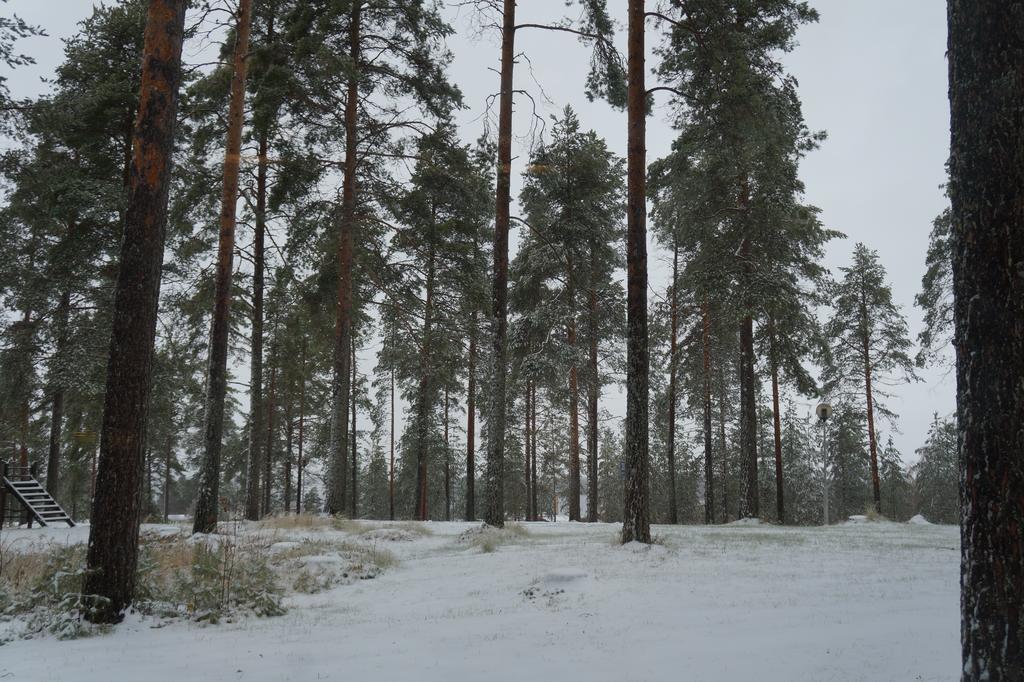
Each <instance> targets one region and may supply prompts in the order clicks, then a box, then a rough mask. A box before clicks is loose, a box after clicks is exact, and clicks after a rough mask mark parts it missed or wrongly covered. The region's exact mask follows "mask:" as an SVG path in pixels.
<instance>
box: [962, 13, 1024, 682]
mask: <svg viewBox="0 0 1024 682" xmlns="http://www.w3.org/2000/svg"><path fill="white" fill-rule="evenodd" d="M1022 17H1024V3H1021V2H1020V0H1015V1H1012V2H1008V1H1005V0H999V1H997V0H969V1H968V0H950V2H949V52H948V54H949V74H950V88H949V93H950V102H951V112H952V116H951V121H952V126H951V128H952V154H951V155H950V170H951V176H950V177H951V181H950V198H951V199H952V204H953V238H952V242H953V293H954V297H955V303H954V321H955V324H956V332H955V346H956V351H957V423H958V426H959V429H960V482H961V496H960V523H961V531H960V538H961V540H960V545H961V563H960V571H961V579H960V586H961V590H962V592H961V601H960V604H961V613H962V616H961V618H962V620H961V624H962V625H961V642H962V645H963V673H962V674H963V679H964V680H990V681H991V682H1002V681H1004V680H1005V681H1008V680H1021V679H1024V118H1022V115H1021V112H1022V111H1024V27H1022V23H1024V18H1022Z"/></svg>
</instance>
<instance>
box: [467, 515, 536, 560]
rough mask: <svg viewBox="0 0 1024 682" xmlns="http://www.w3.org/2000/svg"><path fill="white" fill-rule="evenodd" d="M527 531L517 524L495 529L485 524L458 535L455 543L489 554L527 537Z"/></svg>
mask: <svg viewBox="0 0 1024 682" xmlns="http://www.w3.org/2000/svg"><path fill="white" fill-rule="evenodd" d="M529 534H530V533H529V531H527V530H526V528H525V527H523V526H521V525H519V524H517V523H509V524H506V525H505V527H504V528H495V527H494V526H488V525H487V524H486V523H485V524H481V525H480V526H477V527H476V528H470V529H469V530H465V531H463V532H462V533H460V534H459V536H458V537H457V538H456V539H455V541H456V542H457V543H458V544H460V545H469V546H470V547H478V548H479V549H480V551H481V552H484V553H485V554H490V553H491V552H493V551H495V550H496V549H497V548H498V547H500V546H501V545H506V544H510V543H513V542H515V541H516V540H521V539H523V538H526V537H528V536H529Z"/></svg>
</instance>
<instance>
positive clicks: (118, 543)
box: [82, 0, 186, 622]
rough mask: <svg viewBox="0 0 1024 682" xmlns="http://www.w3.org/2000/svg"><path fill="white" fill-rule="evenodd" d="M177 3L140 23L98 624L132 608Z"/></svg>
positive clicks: (100, 507)
mask: <svg viewBox="0 0 1024 682" xmlns="http://www.w3.org/2000/svg"><path fill="white" fill-rule="evenodd" d="M185 5H186V3H185V2H184V1H183V0H151V2H150V6H149V14H148V17H147V22H146V39H145V48H144V51H143V53H144V59H143V62H142V86H141V95H140V99H139V115H138V119H137V122H136V126H135V135H134V138H133V145H132V146H133V150H134V152H135V153H134V154H133V156H132V159H133V160H132V165H131V173H130V175H129V177H130V181H129V190H128V203H127V209H126V212H125V223H124V238H123V241H122V249H121V263H120V272H119V274H118V283H117V289H116V292H115V296H114V320H113V334H112V339H111V344H110V360H109V364H108V373H107V389H106V398H105V403H104V410H103V427H102V429H101V432H100V456H99V472H98V474H97V478H96V496H95V499H94V501H93V508H92V514H91V516H90V521H91V525H90V528H89V551H88V556H87V567H88V568H89V573H88V574H87V575H86V578H85V580H84V582H83V586H82V591H83V593H85V594H91V595H98V596H99V597H100V598H101V599H102V602H101V603H98V604H96V605H95V607H96V608H95V609H94V610H92V611H90V618H92V619H93V620H94V621H96V622H117V621H119V620H121V618H122V614H123V612H124V610H125V608H127V606H128V605H129V604H130V603H131V600H132V597H133V593H134V587H135V567H136V562H137V559H138V541H139V537H138V536H139V508H138V507H139V496H138V490H139V484H140V482H141V481H140V479H141V473H142V472H141V468H142V456H143V449H144V447H145V425H146V408H147V405H148V401H149V393H150V387H151V370H152V362H153V345H154V343H153V342H154V335H155V333H156V312H157V302H158V296H159V290H160V266H161V263H162V260H163V247H164V229H165V225H166V220H167V195H168V190H169V189H170V166H171V151H172V149H173V144H174V124H175V113H176V108H177V99H178V88H179V85H180V80H181V51H182V42H183V38H184V24H185Z"/></svg>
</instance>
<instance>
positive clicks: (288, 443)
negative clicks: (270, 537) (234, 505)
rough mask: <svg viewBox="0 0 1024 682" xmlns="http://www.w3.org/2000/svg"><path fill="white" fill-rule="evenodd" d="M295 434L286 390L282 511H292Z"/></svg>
mask: <svg viewBox="0 0 1024 682" xmlns="http://www.w3.org/2000/svg"><path fill="white" fill-rule="evenodd" d="M294 435H295V422H293V421H292V396H291V390H289V391H288V398H287V400H286V402H285V408H284V439H285V440H284V443H285V458H284V513H285V514H289V513H291V511H292V458H293V457H294V456H295V453H294V451H293V450H292V438H293V436H294Z"/></svg>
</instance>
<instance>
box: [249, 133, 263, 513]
mask: <svg viewBox="0 0 1024 682" xmlns="http://www.w3.org/2000/svg"><path fill="white" fill-rule="evenodd" d="M267 152H268V143H267V133H266V131H261V132H260V139H259V152H258V154H259V159H258V161H257V163H258V166H257V169H256V221H255V222H256V224H255V228H254V229H255V235H254V239H253V271H252V341H251V343H252V346H251V347H252V351H251V355H250V361H249V462H248V466H247V467H246V468H247V470H248V471H249V477H248V480H247V482H246V491H245V518H247V519H249V520H250V521H255V520H256V519H258V518H259V515H260V475H259V472H260V468H261V467H262V466H263V449H264V448H263V288H264V273H265V267H266V265H265V256H264V250H265V249H264V240H265V235H266V215H267Z"/></svg>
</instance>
